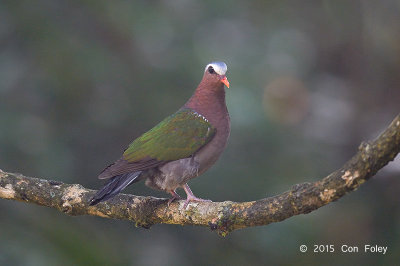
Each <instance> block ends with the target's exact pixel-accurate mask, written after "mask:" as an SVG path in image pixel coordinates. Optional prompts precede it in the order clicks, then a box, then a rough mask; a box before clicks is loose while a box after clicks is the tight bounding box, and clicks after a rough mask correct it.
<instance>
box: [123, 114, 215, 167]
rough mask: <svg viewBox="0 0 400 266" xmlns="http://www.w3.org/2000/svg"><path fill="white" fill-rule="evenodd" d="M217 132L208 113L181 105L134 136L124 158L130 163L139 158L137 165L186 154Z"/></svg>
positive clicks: (187, 155) (155, 162) (154, 162)
mask: <svg viewBox="0 0 400 266" xmlns="http://www.w3.org/2000/svg"><path fill="white" fill-rule="evenodd" d="M215 133H216V129H215V128H214V127H213V126H212V125H211V124H210V123H209V122H208V120H207V119H206V118H205V117H203V116H202V115H200V114H198V113H197V112H195V111H193V110H191V109H181V110H179V111H178V112H176V113H175V114H173V115H171V116H169V117H167V118H166V119H164V120H163V121H161V122H160V123H159V124H158V125H156V126H155V127H154V128H152V129H151V130H150V131H148V132H146V133H144V134H143V135H142V136H140V137H139V138H137V139H136V140H134V141H133V142H132V143H131V144H130V145H129V147H128V148H127V149H126V151H125V152H124V154H123V157H122V158H123V159H124V160H126V161H127V162H128V163H135V162H138V166H139V165H146V164H147V163H149V164H150V165H153V164H158V162H166V161H173V160H178V159H182V158H187V157H189V156H191V155H192V154H194V153H195V152H196V151H198V150H199V149H200V148H201V147H202V146H204V145H205V144H207V143H208V142H209V141H210V140H211V139H212V138H213V137H214V135H215ZM146 162H147V163H146Z"/></svg>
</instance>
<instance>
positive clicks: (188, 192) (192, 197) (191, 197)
mask: <svg viewBox="0 0 400 266" xmlns="http://www.w3.org/2000/svg"><path fill="white" fill-rule="evenodd" d="M183 189H184V190H185V192H186V195H187V197H186V201H185V205H183V208H184V209H186V207H187V206H188V204H189V202H191V201H200V202H201V201H202V202H212V201H211V200H208V199H200V198H197V197H196V196H195V195H194V194H193V192H192V190H191V189H190V187H189V185H188V184H185V185H183Z"/></svg>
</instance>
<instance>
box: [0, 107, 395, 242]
mask: <svg viewBox="0 0 400 266" xmlns="http://www.w3.org/2000/svg"><path fill="white" fill-rule="evenodd" d="M399 151H400V115H398V116H397V117H396V118H395V119H394V120H393V122H392V123H391V124H390V126H389V127H388V128H387V129H386V130H385V131H384V132H383V133H382V134H381V135H380V136H379V137H378V138H377V139H376V140H375V141H372V142H370V143H366V142H364V143H362V144H361V145H360V147H359V150H358V152H357V154H356V155H354V156H353V158H351V159H350V160H349V161H348V162H346V163H345V164H344V165H343V167H342V168H340V169H338V170H336V171H335V172H333V173H331V174H330V175H328V176H327V177H325V178H323V179H321V180H319V181H316V182H314V183H302V184H297V185H295V186H293V187H292V188H291V189H290V190H289V191H286V192H284V193H282V194H280V195H277V196H274V197H269V198H264V199H260V200H257V201H250V202H240V203H238V202H231V201H224V202H202V203H190V204H189V207H188V208H187V209H184V208H183V204H184V201H182V200H181V201H176V202H173V203H171V205H170V206H169V207H168V206H167V199H158V198H154V197H140V196H133V195H125V194H120V195H117V196H116V197H115V198H114V199H112V200H109V201H106V202H104V203H100V204H98V205H96V206H89V205H88V201H89V199H90V198H91V197H92V196H93V194H94V191H93V190H90V189H86V188H84V187H82V186H81V185H79V184H72V185H71V184H64V183H62V182H58V181H51V180H44V179H38V178H32V177H26V176H23V175H21V174H14V173H7V172H3V171H1V170H0V198H3V199H9V200H18V201H23V202H29V203H35V204H38V205H43V206H47V207H51V208H55V209H58V210H59V211H62V212H64V213H66V214H69V215H92V216H100V217H104V218H112V219H121V220H130V221H135V223H136V225H137V226H141V227H145V228H149V227H150V226H151V225H153V224H158V223H164V224H180V225H201V226H208V227H210V228H211V230H216V231H217V232H218V233H219V234H220V235H223V236H225V235H226V234H228V233H229V232H231V231H233V230H236V229H240V228H245V227H250V226H259V225H267V224H269V223H273V222H279V221H283V220H285V219H287V218H289V217H292V216H294V215H298V214H305V213H309V212H311V211H313V210H316V209H318V208H320V207H322V206H324V205H326V204H328V203H330V202H332V201H335V200H337V199H339V198H341V197H343V196H344V195H345V194H346V193H348V192H350V191H353V190H355V189H357V188H358V187H359V186H360V185H361V184H362V183H364V182H365V181H366V180H368V179H369V178H370V177H372V176H374V175H375V174H376V173H377V172H378V170H379V169H381V168H382V167H384V166H385V165H386V164H387V163H388V162H389V161H392V160H393V159H394V158H395V157H396V155H397V154H398V153H399Z"/></svg>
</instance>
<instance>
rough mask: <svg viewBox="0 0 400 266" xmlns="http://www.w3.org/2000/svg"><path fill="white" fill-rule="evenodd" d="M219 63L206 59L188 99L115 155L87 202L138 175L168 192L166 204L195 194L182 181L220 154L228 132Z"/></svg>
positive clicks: (110, 194) (98, 199)
mask: <svg viewBox="0 0 400 266" xmlns="http://www.w3.org/2000/svg"><path fill="white" fill-rule="evenodd" d="M226 72H227V66H226V64H225V63H224V62H212V63H209V64H208V65H207V66H206V67H205V70H204V75H203V78H202V80H201V82H200V84H199V85H198V87H197V88H196V90H195V91H194V93H193V95H192V96H191V97H190V99H189V100H188V101H187V102H186V103H185V104H184V105H183V107H181V108H180V109H179V110H178V111H177V112H176V113H174V114H172V115H170V116H168V117H167V118H165V119H164V120H163V121H161V122H160V123H159V124H157V125H156V126H155V127H153V128H152V129H150V130H149V131H147V132H146V133H144V134H142V135H141V136H139V137H138V138H136V139H135V140H134V141H133V142H132V143H131V144H130V145H129V146H128V148H127V149H126V150H125V151H124V153H123V155H122V156H121V158H119V159H118V160H117V161H115V162H114V163H113V164H111V165H109V166H108V167H106V168H105V169H104V170H103V171H102V172H101V173H100V175H99V176H98V178H99V179H106V180H107V182H106V183H105V185H104V186H103V187H102V188H101V189H100V190H99V191H97V193H96V194H95V195H94V196H93V198H92V199H91V200H90V205H95V204H97V203H99V202H101V201H105V200H108V199H110V198H112V197H114V196H115V195H117V194H118V193H120V192H121V191H122V190H123V189H124V188H126V187H127V186H129V185H131V184H133V183H136V182H138V181H140V180H145V184H146V185H147V186H149V187H151V188H153V189H156V190H162V191H165V192H167V193H169V194H171V195H172V197H171V198H170V199H169V201H168V205H169V204H170V203H171V202H172V201H174V200H176V199H180V198H181V197H180V196H179V194H177V192H176V190H177V189H178V188H182V189H183V190H184V191H185V192H186V195H187V197H186V201H185V203H184V207H185V208H186V207H187V206H188V204H189V203H190V202H192V201H194V202H202V201H210V200H204V199H201V198H197V197H196V196H195V195H194V194H193V192H192V191H191V189H190V188H189V185H188V181H189V180H191V179H192V178H195V177H198V176H200V175H201V174H203V173H204V172H205V171H207V170H208V169H209V168H210V167H211V166H212V165H214V164H215V162H216V161H217V160H218V158H219V157H220V155H221V153H222V152H223V150H224V149H225V147H226V144H227V140H228V138H229V134H230V118H229V113H228V109H227V107H226V102H225V86H226V87H228V88H229V81H228V79H227V77H226V75H225V74H226Z"/></svg>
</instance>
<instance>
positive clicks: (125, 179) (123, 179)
mask: <svg viewBox="0 0 400 266" xmlns="http://www.w3.org/2000/svg"><path fill="white" fill-rule="evenodd" d="M141 173H142V171H137V172H133V173H126V174H122V175H117V176H114V177H111V178H110V179H109V180H108V181H107V183H106V184H105V185H104V187H103V188H102V189H100V190H99V191H97V193H96V194H95V195H94V196H93V198H91V199H90V201H89V202H90V203H89V205H90V206H93V205H96V204H97V203H99V202H101V201H105V200H108V199H110V198H112V197H114V196H115V195H117V194H118V193H120V192H121V191H122V190H123V189H124V188H126V187H127V186H129V185H130V184H132V183H134V182H138V181H139V180H140V178H138V177H139V176H140V174H141Z"/></svg>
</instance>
